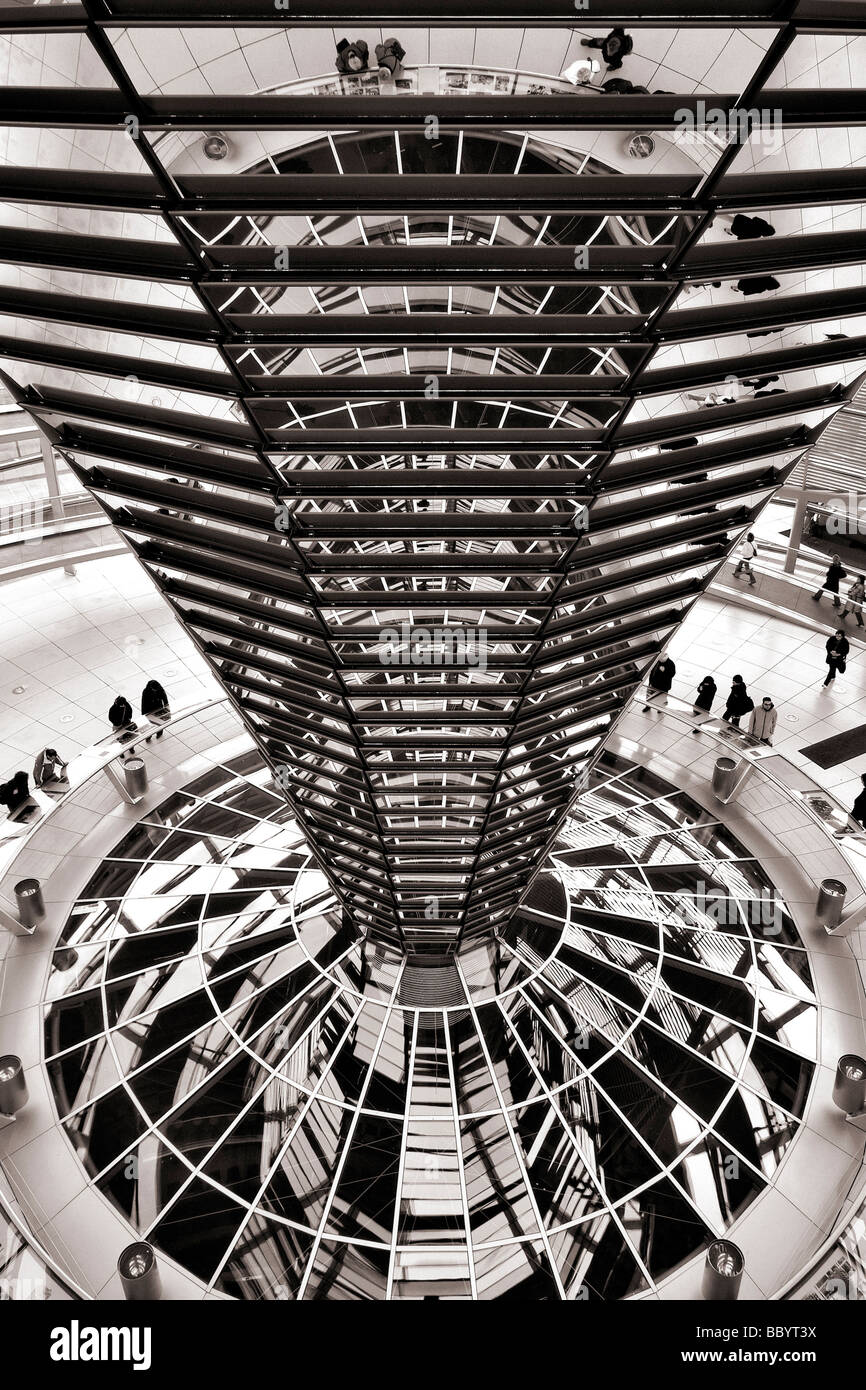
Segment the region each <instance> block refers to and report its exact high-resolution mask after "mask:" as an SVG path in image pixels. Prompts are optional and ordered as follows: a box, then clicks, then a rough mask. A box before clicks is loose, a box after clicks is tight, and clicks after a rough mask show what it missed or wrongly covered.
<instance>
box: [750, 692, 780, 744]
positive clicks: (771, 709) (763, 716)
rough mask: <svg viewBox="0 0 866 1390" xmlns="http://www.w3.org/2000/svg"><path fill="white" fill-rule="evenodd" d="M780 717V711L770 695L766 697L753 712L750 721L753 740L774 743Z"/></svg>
mask: <svg viewBox="0 0 866 1390" xmlns="http://www.w3.org/2000/svg"><path fill="white" fill-rule="evenodd" d="M778 717H779V711H778V710H777V709H776V706H775V705H774V704H773V701H772V700H771V699H770V697H769V695H765V696H764V698H763V700H762V701H761V703H760V704H759V705H756V706H755V708H754V709H753V710H752V717H751V719H750V720H749V733H750V734H751V735H752V738H756V739H759V740H760V742H761V743H772V742H773V730H774V729H775V727H776V720H777V719H778Z"/></svg>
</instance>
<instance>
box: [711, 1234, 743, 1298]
mask: <svg viewBox="0 0 866 1390" xmlns="http://www.w3.org/2000/svg"><path fill="white" fill-rule="evenodd" d="M745 1267H746V1261H745V1258H744V1256H743V1252H742V1250H741V1249H740V1247H739V1246H738V1245H734V1243H733V1241H731V1240H714V1241H713V1243H712V1245H711V1246H710V1247H709V1249H708V1250H707V1259H706V1263H705V1264H704V1277H703V1279H702V1281H701V1297H702V1298H704V1299H705V1300H706V1301H707V1302H708V1303H732V1302H733V1301H734V1299H736V1297H737V1295H738V1294H739V1292H740V1283H741V1281H742V1278H743V1270H744V1269H745Z"/></svg>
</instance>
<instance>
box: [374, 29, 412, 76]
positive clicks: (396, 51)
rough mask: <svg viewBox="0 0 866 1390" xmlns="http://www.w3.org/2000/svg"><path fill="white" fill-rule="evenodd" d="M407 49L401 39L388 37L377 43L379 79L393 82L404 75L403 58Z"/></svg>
mask: <svg viewBox="0 0 866 1390" xmlns="http://www.w3.org/2000/svg"><path fill="white" fill-rule="evenodd" d="M405 57H406V50H405V48H403V46H402V44H401V43H400V41H399V39H386V40H385V42H384V43H377V44H376V62H377V63H378V65H379V80H380V81H381V82H393V81H395V80H396V79H397V78H398V77H402V75H403V59H404V58H405Z"/></svg>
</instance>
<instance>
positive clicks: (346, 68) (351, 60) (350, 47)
mask: <svg viewBox="0 0 866 1390" xmlns="http://www.w3.org/2000/svg"><path fill="white" fill-rule="evenodd" d="M369 56H370V46H369V44H367V43H365V42H364V40H363V39H356V40H355V42H354V43H349V40H348V39H340V42H339V43H338V44H337V64H336V66H337V72H343V73H352V72H366V71H367V59H368V58H369Z"/></svg>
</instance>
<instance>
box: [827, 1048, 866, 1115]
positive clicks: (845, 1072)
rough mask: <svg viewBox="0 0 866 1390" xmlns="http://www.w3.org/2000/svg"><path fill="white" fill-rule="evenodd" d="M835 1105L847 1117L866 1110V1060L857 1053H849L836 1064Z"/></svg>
mask: <svg viewBox="0 0 866 1390" xmlns="http://www.w3.org/2000/svg"><path fill="white" fill-rule="evenodd" d="M833 1104H834V1105H838V1107H839V1109H840V1110H842V1111H844V1113H845V1114H846V1115H859V1114H860V1113H861V1111H863V1110H866V1059H864V1058H863V1057H858V1056H857V1055H856V1053H853V1052H848V1053H846V1054H845V1056H844V1057H840V1058H839V1061H838V1062H837V1063H836V1080H835V1081H834V1082H833Z"/></svg>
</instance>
